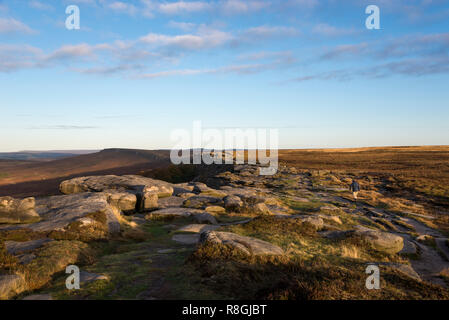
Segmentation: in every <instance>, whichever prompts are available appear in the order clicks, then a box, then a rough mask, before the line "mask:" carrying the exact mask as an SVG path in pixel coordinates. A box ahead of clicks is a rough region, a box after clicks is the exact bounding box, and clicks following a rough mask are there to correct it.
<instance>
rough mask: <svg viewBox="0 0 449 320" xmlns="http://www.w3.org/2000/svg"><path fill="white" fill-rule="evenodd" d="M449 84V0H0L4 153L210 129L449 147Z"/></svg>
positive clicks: (162, 138) (286, 143)
mask: <svg viewBox="0 0 449 320" xmlns="http://www.w3.org/2000/svg"><path fill="white" fill-rule="evenodd" d="M72 4H74V5H77V6H78V7H79V9H80V17H81V29H80V30H67V29H66V28H65V20H66V17H67V15H66V13H65V9H66V7H67V6H68V5H72ZM371 4H374V5H377V6H378V7H379V8H380V24H381V29H380V30H368V29H366V27H365V19H366V18H367V16H368V15H367V14H366V13H365V8H366V6H367V5H371ZM448 84H449V1H447V0H407V1H405V0H397V1H388V0H378V1H376V0H370V1H362V0H340V1H336V0H246V1H244V0H216V1H202V0H197V1H150V0H136V1H126V2H124V1H123V2H121V1H108V0H68V1H65V0H62V1H51V0H50V1H43V0H41V1H37V0H32V1H25V0H23V1H1V0H0V114H1V127H0V136H1V139H0V151H19V150H55V149H102V148H109V147H123V148H142V149H158V148H171V147H172V146H173V141H171V140H170V133H171V132H172V131H173V130H175V129H178V128H184V129H191V127H192V122H193V121H197V120H201V121H202V124H203V126H204V127H208V128H228V127H233V128H234V127H241V128H254V127H257V128H278V129H279V135H280V141H279V145H280V147H281V148H307V147H356V146H379V145H439V144H449V121H448V120H449V90H448V89H449V85H448Z"/></svg>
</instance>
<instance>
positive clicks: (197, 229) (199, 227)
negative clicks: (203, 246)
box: [177, 224, 220, 233]
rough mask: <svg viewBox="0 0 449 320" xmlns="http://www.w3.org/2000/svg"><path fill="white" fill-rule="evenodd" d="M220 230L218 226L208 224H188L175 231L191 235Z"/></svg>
mask: <svg viewBox="0 0 449 320" xmlns="http://www.w3.org/2000/svg"><path fill="white" fill-rule="evenodd" d="M218 228H220V226H215V225H210V224H189V225H186V226H183V227H181V228H180V229H178V230H177V231H179V232H191V233H202V232H204V231H212V230H216V229H218Z"/></svg>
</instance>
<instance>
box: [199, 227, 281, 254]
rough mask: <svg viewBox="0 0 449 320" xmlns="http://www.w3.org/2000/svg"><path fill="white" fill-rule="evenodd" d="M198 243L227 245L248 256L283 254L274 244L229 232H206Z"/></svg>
mask: <svg viewBox="0 0 449 320" xmlns="http://www.w3.org/2000/svg"><path fill="white" fill-rule="evenodd" d="M200 242H201V243H206V244H207V243H213V244H222V245H229V246H231V247H233V248H235V249H237V250H239V251H241V252H243V253H245V254H248V255H282V254H284V251H283V250H282V249H281V248H280V247H278V246H276V245H274V244H271V243H269V242H266V241H262V240H259V239H256V238H251V237H245V236H241V235H238V234H235V233H231V232H219V231H206V232H203V233H202V234H201V236H200Z"/></svg>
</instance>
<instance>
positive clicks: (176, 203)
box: [158, 196, 185, 209]
mask: <svg viewBox="0 0 449 320" xmlns="http://www.w3.org/2000/svg"><path fill="white" fill-rule="evenodd" d="M184 200H185V199H184V198H181V197H175V196H171V197H165V198H161V199H159V200H158V206H159V208H160V209H164V208H179V207H182V204H183V203H184Z"/></svg>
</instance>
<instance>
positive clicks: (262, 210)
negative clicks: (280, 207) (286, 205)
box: [249, 202, 272, 215]
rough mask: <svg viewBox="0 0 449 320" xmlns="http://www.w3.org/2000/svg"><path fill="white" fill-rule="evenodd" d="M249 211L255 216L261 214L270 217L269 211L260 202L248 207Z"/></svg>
mask: <svg viewBox="0 0 449 320" xmlns="http://www.w3.org/2000/svg"><path fill="white" fill-rule="evenodd" d="M249 209H250V210H251V211H253V212H254V213H256V214H263V215H271V214H272V213H271V211H270V209H269V208H268V207H267V205H266V204H265V203H262V202H260V203H256V204H254V205H251V206H250V207H249Z"/></svg>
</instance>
